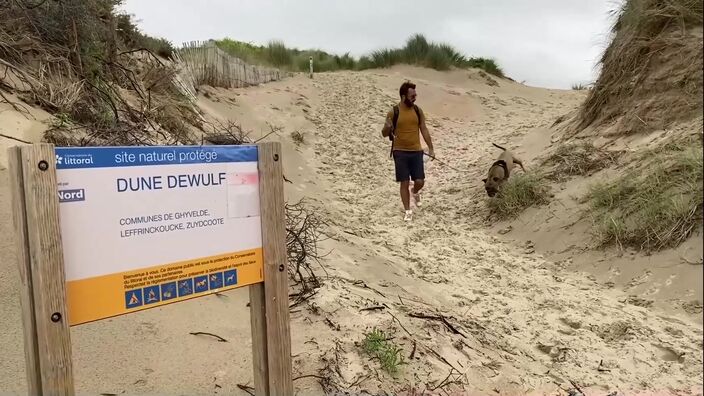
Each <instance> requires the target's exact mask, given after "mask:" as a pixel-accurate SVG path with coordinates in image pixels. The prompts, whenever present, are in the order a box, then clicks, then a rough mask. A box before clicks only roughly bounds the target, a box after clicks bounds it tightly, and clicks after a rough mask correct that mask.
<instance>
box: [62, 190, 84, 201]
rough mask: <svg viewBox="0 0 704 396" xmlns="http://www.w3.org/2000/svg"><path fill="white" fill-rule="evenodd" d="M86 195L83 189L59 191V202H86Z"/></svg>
mask: <svg viewBox="0 0 704 396" xmlns="http://www.w3.org/2000/svg"><path fill="white" fill-rule="evenodd" d="M85 200H86V193H85V190H83V189H82V188H80V189H76V190H59V202H76V201H85Z"/></svg>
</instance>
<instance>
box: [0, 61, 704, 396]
mask: <svg viewBox="0 0 704 396" xmlns="http://www.w3.org/2000/svg"><path fill="white" fill-rule="evenodd" d="M406 78H410V79H411V80H413V81H414V82H416V83H417V84H418V94H419V100H418V104H419V105H420V106H421V107H422V108H423V109H424V110H425V112H426V114H427V115H428V122H429V128H430V132H431V134H432V136H433V140H434V143H435V147H436V154H437V156H438V159H440V160H441V161H442V162H443V163H442V164H441V163H439V162H437V161H427V162H426V174H427V187H426V189H425V190H424V191H425V193H424V195H423V207H422V208H420V209H417V210H416V211H415V216H414V220H413V222H411V223H404V222H403V220H402V207H401V204H400V199H399V198H398V192H397V190H398V187H397V185H396V183H395V182H394V180H393V163H392V161H391V160H390V159H389V151H388V150H389V142H388V140H386V139H384V138H382V137H381V135H380V128H381V125H382V123H383V117H384V114H385V113H386V111H388V109H389V108H390V106H392V105H393V104H394V103H395V102H396V101H397V97H398V96H397V90H398V86H399V85H400V83H401V82H402V81H403V80H404V79H406ZM492 81H494V82H492ZM495 82H496V81H495V80H489V79H488V78H487V77H486V76H483V75H481V74H479V73H478V72H475V71H453V72H450V73H439V72H435V71H428V70H424V69H419V68H413V67H405V66H404V67H395V68H392V69H390V70H384V71H379V70H374V71H368V72H360V73H353V72H341V73H334V74H317V75H316V76H315V78H314V79H312V80H310V79H308V78H306V77H303V76H297V77H294V78H291V79H287V80H284V81H281V82H275V83H271V84H267V85H264V86H260V87H253V88H247V89H239V90H223V89H214V88H207V87H206V88H205V91H206V92H207V95H205V94H203V93H201V95H200V98H199V105H200V107H201V108H202V109H203V110H204V111H206V112H207V113H208V116H209V117H218V118H223V119H224V118H228V119H232V120H236V121H238V122H240V123H241V124H242V126H243V127H244V128H245V129H247V130H251V131H252V133H253V135H254V136H263V135H265V134H266V133H267V132H268V131H269V126H268V125H267V124H271V125H278V126H282V127H283V130H282V131H281V132H280V133H279V134H274V135H271V136H269V137H268V138H269V139H279V140H280V141H282V142H283V144H284V148H285V150H284V166H285V174H286V176H287V178H288V179H290V180H291V181H292V183H291V184H289V183H287V184H286V196H287V199H288V200H289V201H297V200H298V199H299V198H302V197H305V198H307V199H308V200H309V202H310V203H311V205H313V207H315V208H316V210H317V211H318V213H319V214H320V215H321V216H322V218H323V219H324V220H325V221H326V223H327V227H326V228H325V229H324V232H325V234H326V235H327V236H328V237H329V238H330V239H329V240H327V241H325V242H323V243H322V249H323V250H326V251H330V254H329V255H328V256H326V257H325V258H324V260H323V262H322V264H323V266H324V270H323V269H322V268H321V269H318V271H319V274H320V276H322V277H323V278H324V283H323V286H322V287H321V288H320V289H319V290H318V291H317V293H316V294H315V295H314V296H313V297H311V298H310V299H309V300H307V302H305V303H303V304H301V305H300V306H298V307H295V308H294V309H293V311H292V324H291V331H292V340H293V351H292V353H293V356H294V370H295V372H294V377H300V376H307V375H311V374H313V375H316V376H318V377H303V378H301V379H297V380H296V381H295V386H296V388H297V390H298V394H301V395H304V394H305V395H308V394H323V390H328V391H332V390H347V391H350V392H368V393H371V394H377V393H380V392H382V391H385V392H387V393H388V394H399V393H402V392H409V393H408V394H411V393H410V392H411V391H413V390H415V392H417V393H416V394H420V393H421V392H422V391H424V390H425V391H426V394H429V392H431V391H433V388H436V390H435V391H434V392H435V393H434V394H439V393H438V392H439V391H440V390H439V388H440V387H442V389H444V390H445V391H447V392H452V391H460V390H465V391H467V392H469V393H467V394H502V395H504V394H511V395H518V394H551V395H554V394H566V392H565V390H567V389H569V388H572V387H574V385H573V384H572V382H574V384H578V386H579V387H580V388H581V389H583V390H585V391H586V392H587V394H589V395H592V394H594V395H597V394H598V395H605V394H609V393H610V392H614V391H621V392H623V394H635V391H640V392H641V393H640V394H645V393H642V392H644V391H647V392H650V393H649V394H690V393H687V392H688V391H689V390H694V391H695V392H699V394H701V388H702V382H703V378H702V371H701V366H702V342H701V340H702V325H701V321H697V320H696V319H693V318H692V317H691V316H687V315H685V314H682V313H681V312H673V311H666V310H664V308H662V307H643V306H639V305H638V304H633V303H632V301H630V302H629V293H628V291H627V290H623V288H621V287H612V285H610V284H606V283H604V282H601V281H599V280H598V279H597V278H596V277H594V276H593V275H589V274H587V273H584V272H581V271H575V268H574V267H572V266H570V265H569V263H567V262H565V261H552V260H548V259H546V258H545V257H543V256H542V255H540V254H538V253H535V251H534V249H533V248H530V247H528V248H527V247H525V246H522V245H519V244H516V243H511V242H508V241H506V240H503V239H499V237H498V236H496V234H495V230H492V229H491V228H490V227H486V224H485V219H486V208H485V206H484V202H485V200H486V197H485V194H484V192H483V190H482V185H481V178H482V177H483V174H484V172H485V170H486V168H487V167H488V166H489V165H490V164H491V162H492V161H493V159H494V158H495V156H497V155H498V152H497V151H498V150H497V149H496V148H494V147H493V146H492V145H491V143H492V142H494V143H497V144H501V145H503V146H505V147H508V148H512V149H513V148H515V149H516V151H517V153H518V154H522V155H525V156H526V157H528V158H533V157H534V156H535V155H536V153H540V152H541V151H543V150H544V149H545V148H546V147H548V145H549V144H550V142H551V139H552V138H553V136H552V134H553V133H555V132H554V130H552V129H551V125H552V124H553V122H554V120H555V119H556V118H557V117H558V116H561V115H563V114H565V113H567V112H569V111H572V110H573V109H575V108H576V106H578V104H579V103H580V102H581V101H582V100H583V99H584V95H585V94H584V93H583V92H580V91H558V90H545V89H538V88H532V87H527V86H524V85H521V84H518V83H514V82H510V81H507V80H500V81H498V82H497V83H498V85H496V84H495ZM8 111H9V110H8ZM0 117H2V115H0ZM0 129H2V132H3V133H6V130H5V129H4V127H0ZM293 131H300V132H302V133H303V135H304V137H305V138H304V141H303V143H302V144H300V145H297V144H295V143H294V142H293V141H292V140H291V138H290V136H289V134H290V133H291V132H293ZM18 133H21V132H18ZM3 144H5V145H7V143H5V142H3ZM532 165H533V164H532V163H531V162H530V161H528V162H527V164H526V167H527V169H529V170H530V169H531V166H532ZM6 173H7V172H6V171H4V170H3V171H0V183H1V184H0V203H1V204H2V207H1V209H0V210H1V211H2V213H1V214H2V215H3V217H5V218H7V215H8V213H9V202H8V198H9V197H8V195H9V194H8V192H7V187H6V185H7V174H6ZM10 227H11V225H10V224H8V222H3V223H2V229H1V230H0V235H1V236H0V257H1V258H2V260H1V261H2V269H1V270H0V281H2V284H3V285H9V286H3V287H2V288H0V293H1V294H0V302H2V304H3V306H5V307H6V308H5V320H3V321H2V324H1V325H0V328H1V330H2V334H4V335H6V337H4V338H3V341H2V344H0V345H1V346H2V348H1V349H2V351H3V354H4V358H3V359H2V360H1V361H0V374H1V375H0V389H1V390H3V391H8V392H10V393H22V392H24V364H23V351H22V336H21V321H20V315H19V307H18V300H17V289H16V288H15V287H13V286H12V285H16V284H17V279H18V277H17V275H16V270H15V263H14V249H13V246H12V245H11V243H12V241H11V234H12V233H11V228H10ZM699 273H700V274H701V267H699ZM325 274H327V276H326V275H325ZM642 282H644V283H648V282H650V280H648V279H643V280H642ZM694 292H695V294H697V293H699V294H701V289H699V290H695V291H694ZM699 294H697V295H699ZM246 296H247V293H246V290H236V291H232V292H228V293H224V294H223V296H221V297H217V296H211V297H205V298H200V299H196V300H193V301H189V302H185V303H180V304H176V305H173V306H167V307H163V308H156V309H152V310H148V311H144V312H140V313H135V314H132V315H128V316H125V317H122V318H116V319H111V320H106V321H103V322H98V323H94V324H90V325H85V326H81V327H78V328H75V329H73V330H72V338H73V353H74V358H75V360H74V364H75V366H76V370H75V375H76V386H77V390H78V391H79V393H81V394H84V393H85V394H99V393H116V394H121V393H122V392H125V393H126V394H145V393H149V394H155V393H160V394H163V393H169V394H216V393H217V394H245V393H244V392H243V391H241V390H239V389H238V388H237V384H246V383H249V384H250V385H251V377H252V376H251V358H250V347H251V344H250V341H249V318H248V316H247V307H246V303H247V297H246ZM364 308H373V309H371V310H363V309H364ZM442 318H445V319H444V321H443V320H442ZM373 328H378V329H383V330H384V331H386V332H389V333H391V334H392V335H393V337H394V342H396V343H397V344H398V345H399V346H400V347H401V348H402V350H403V351H402V353H403V356H404V358H405V361H406V364H404V365H402V366H401V370H400V372H399V375H398V377H397V378H395V379H394V378H391V377H390V376H389V375H388V374H386V373H384V372H383V371H381V370H380V368H379V364H378V362H376V361H372V360H370V359H369V358H368V357H366V356H365V355H364V354H363V353H362V352H361V347H360V343H361V342H362V340H363V339H364V334H365V333H366V332H368V331H370V330H371V329H373ZM192 331H209V332H213V333H216V334H219V335H221V336H222V337H224V338H226V339H228V340H229V341H230V342H229V343H218V342H215V341H214V340H211V339H207V338H200V337H195V336H192V335H189V332H192ZM181 352H184V353H186V354H187V356H188V359H187V360H183V359H181V358H180V357H178V354H179V353H181ZM113 365H115V366H117V367H119V370H115V369H114V368H113V367H112V366H113ZM172 378H177V379H178V380H176V381H174V380H173V379H172ZM321 378H322V380H321ZM320 382H322V385H323V386H324V387H325V389H322V388H321V383H320ZM443 382H444V383H443ZM448 382H451V383H448ZM561 389H562V393H558V392H560V390H561Z"/></svg>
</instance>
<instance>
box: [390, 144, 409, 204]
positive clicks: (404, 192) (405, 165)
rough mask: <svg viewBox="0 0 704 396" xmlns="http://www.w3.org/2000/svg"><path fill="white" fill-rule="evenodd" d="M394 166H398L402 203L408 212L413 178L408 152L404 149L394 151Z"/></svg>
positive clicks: (397, 177) (397, 173) (397, 172)
mask: <svg viewBox="0 0 704 396" xmlns="http://www.w3.org/2000/svg"><path fill="white" fill-rule="evenodd" d="M394 166H395V168H396V181H397V182H399V184H400V192H401V203H402V204H403V208H404V209H405V210H406V212H408V211H409V210H410V209H411V204H410V200H411V197H410V193H409V192H408V187H409V185H410V179H411V174H410V169H409V161H408V154H407V153H405V152H402V151H394Z"/></svg>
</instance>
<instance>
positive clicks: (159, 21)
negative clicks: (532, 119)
mask: <svg viewBox="0 0 704 396" xmlns="http://www.w3.org/2000/svg"><path fill="white" fill-rule="evenodd" d="M620 3H621V0H532V1H529V0H446V1H444V0H436V2H432V1H427V0H426V1H420V0H406V1H398V0H384V1H381V0H355V1H343V0H335V1H333V0H295V1H294V0H279V1H273V0H258V1H253V0H252V1H241V0H201V1H195V0H126V1H125V4H124V6H123V7H122V9H123V10H124V11H125V12H127V13H131V14H134V15H135V17H136V19H137V20H138V24H139V27H140V28H141V29H142V31H144V32H145V33H147V34H149V35H153V36H161V37H165V38H166V39H168V40H170V41H171V42H172V43H174V44H175V45H176V46H180V45H181V44H182V43H184V42H186V41H194V40H208V39H220V38H225V37H229V38H233V39H236V40H240V41H247V42H252V43H256V44H266V43H267V42H268V41H269V40H271V39H279V40H283V41H284V42H285V43H286V45H288V46H292V47H298V48H301V49H304V48H306V49H307V48H317V49H322V50H325V51H328V52H332V53H337V54H340V55H342V54H344V53H345V52H350V53H351V54H352V55H354V56H360V55H364V54H366V53H368V52H370V51H372V50H375V49H379V48H383V47H400V46H402V45H403V44H404V42H405V41H406V39H407V38H408V37H409V36H411V35H412V34H414V33H422V34H424V35H425V36H426V37H427V38H428V39H429V40H431V41H443V42H447V43H449V44H451V45H453V46H454V47H455V48H457V49H458V50H459V51H460V52H463V53H464V54H466V55H468V56H482V57H491V58H494V59H495V60H496V61H497V62H498V63H499V65H500V66H501V67H502V68H503V70H504V72H505V73H506V74H507V75H509V76H510V77H512V78H513V79H515V80H517V81H525V83H526V84H529V85H533V86H541V87H548V88H570V87H571V85H572V84H574V83H589V82H592V81H594V79H595V78H596V75H597V74H596V73H597V66H598V65H597V61H598V59H599V57H600V55H601V53H602V51H603V49H604V48H605V46H606V45H607V44H608V39H609V38H610V36H609V29H610V26H611V23H612V18H613V17H612V16H611V15H612V14H611V11H612V10H614V9H617V8H618V5H619V4H620Z"/></svg>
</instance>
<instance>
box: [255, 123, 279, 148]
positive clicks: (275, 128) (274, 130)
mask: <svg viewBox="0 0 704 396" xmlns="http://www.w3.org/2000/svg"><path fill="white" fill-rule="evenodd" d="M267 125H269V133H267V134H266V135H264V136H262V137H260V138H259V139H257V140H255V141H254V143H259V142H260V141H262V140H264V139H266V138H268V137H269V135H272V134H277V135H278V134H279V132H281V131H282V130H283V129H284V128H283V127H280V126H274V125H271V124H269V123H267Z"/></svg>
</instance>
